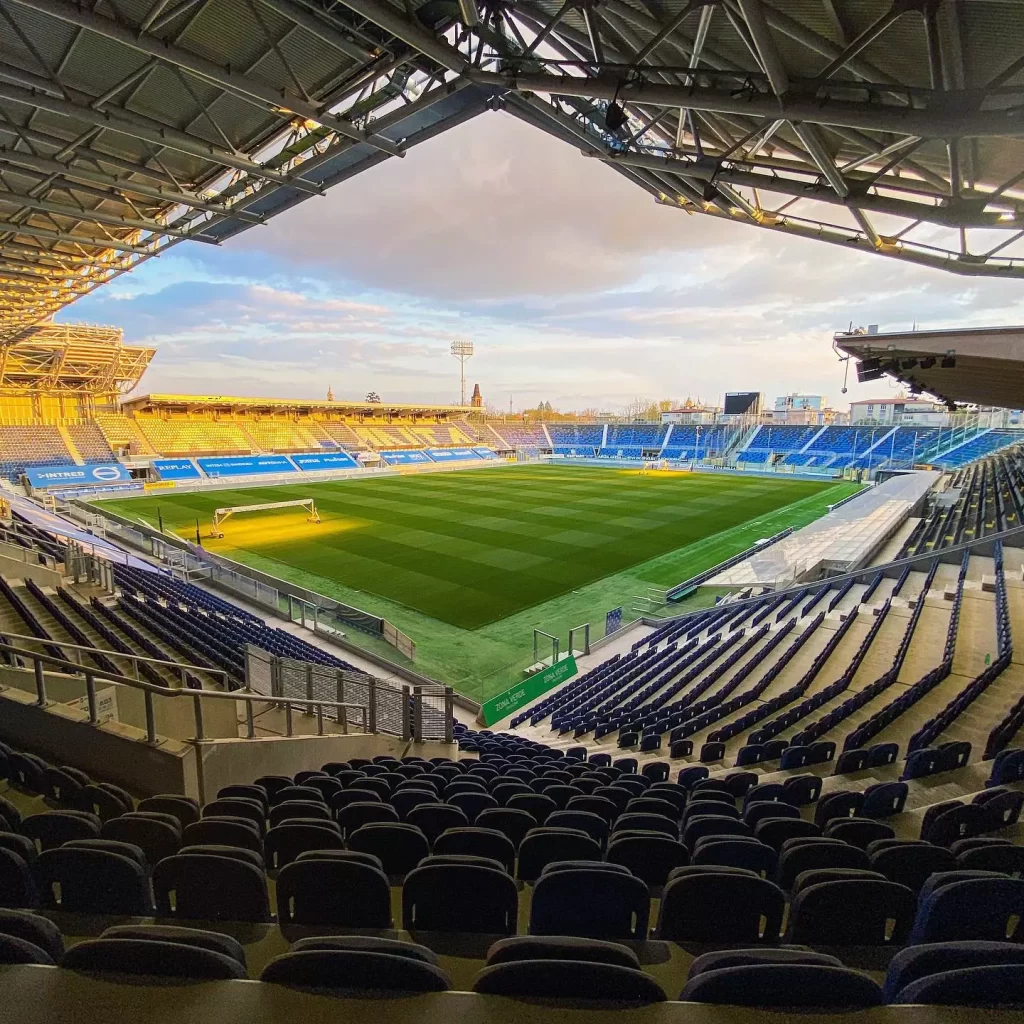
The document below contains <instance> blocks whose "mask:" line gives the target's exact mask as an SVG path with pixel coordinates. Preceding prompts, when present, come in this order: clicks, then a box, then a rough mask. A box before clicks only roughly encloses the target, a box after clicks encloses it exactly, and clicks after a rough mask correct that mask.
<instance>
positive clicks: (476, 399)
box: [469, 384, 484, 409]
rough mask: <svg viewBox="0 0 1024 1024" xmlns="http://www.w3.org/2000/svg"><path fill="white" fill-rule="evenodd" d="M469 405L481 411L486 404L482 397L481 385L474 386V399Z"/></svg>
mask: <svg viewBox="0 0 1024 1024" xmlns="http://www.w3.org/2000/svg"><path fill="white" fill-rule="evenodd" d="M469 404H470V405H471V406H472V407H473V408H474V409H479V408H480V407H481V406H482V405H483V404H484V400H483V398H482V397H481V395H480V385H479V384H474V385H473V397H472V398H471V399H470V400H469Z"/></svg>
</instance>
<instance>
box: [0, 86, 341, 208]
mask: <svg viewBox="0 0 1024 1024" xmlns="http://www.w3.org/2000/svg"><path fill="white" fill-rule="evenodd" d="M0 99H2V100H8V101H9V102H11V103H18V104H21V105H23V106H27V107H30V108H32V109H37V110H38V109H42V110H48V111H49V112H50V113H51V114H58V115H60V116H62V117H68V118H71V119H72V120H77V121H84V122H85V123H86V124H91V125H94V126H95V127H97V128H102V129H103V130H104V131H112V132H117V133H118V134H120V135H127V136H129V137H130V138H133V139H140V140H142V141H143V142H150V143H152V144H153V145H155V146H166V147H167V148H168V149H173V150H176V151H177V152H179V153H186V154H188V155H189V156H195V157H199V158H200V159H202V160H208V161H212V162H214V163H218V164H222V165H223V166H224V167H231V168H234V169H235V170H238V171H245V173H246V174H250V175H252V176H253V177H257V178H264V179H265V180H267V181H272V182H274V183H275V184H278V185H287V186H289V187H290V188H295V189H298V190H299V191H300V192H308V193H309V194H310V195H319V194H321V193H322V191H323V190H322V189H320V188H319V187H318V186H316V185H314V184H312V183H311V182H306V181H303V180H302V179H301V178H295V177H289V176H288V175H285V174H279V173H278V172H277V171H274V170H273V169H271V168H269V167H264V166H263V165H262V164H258V163H256V162H255V161H254V160H251V159H250V158H249V157H247V156H242V155H238V154H235V153H229V152H228V151H227V150H224V149H221V148H220V147H219V146H215V145H213V144H212V143H210V142H206V141H205V140H202V141H201V140H200V139H198V138H196V137H195V136H192V135H187V134H186V133H185V132H181V131H178V130H177V129H176V128H171V127H169V126H167V125H163V124H161V123H160V122H159V121H153V120H152V119H150V118H147V117H143V116H142V115H140V114H135V113H134V112H133V111H128V110H123V109H121V108H117V107H115V108H113V109H108V110H102V111H100V110H94V109H93V108H92V107H90V106H89V105H88V104H84V103H80V102H79V101H78V100H76V101H75V102H69V101H68V100H65V99H58V98H57V97H55V96H51V95H49V94H48V93H46V92H43V90H41V89H38V88H28V89H26V88H24V87H22V86H17V85H8V84H7V83H6V82H0Z"/></svg>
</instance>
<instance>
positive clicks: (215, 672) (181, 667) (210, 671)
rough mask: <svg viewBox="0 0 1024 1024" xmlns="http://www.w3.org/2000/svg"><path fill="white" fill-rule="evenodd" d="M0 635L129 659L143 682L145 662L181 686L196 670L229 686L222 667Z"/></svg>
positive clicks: (79, 665) (78, 668) (81, 666)
mask: <svg viewBox="0 0 1024 1024" xmlns="http://www.w3.org/2000/svg"><path fill="white" fill-rule="evenodd" d="M0 637H2V638H3V639H4V640H21V641H24V642H25V643H29V644H42V643H52V644H55V645H56V646H58V647H60V649H61V650H64V651H78V652H81V654H84V655H94V654H102V655H106V656H107V657H108V658H120V659H121V660H122V661H130V662H132V666H133V668H134V669H135V676H134V678H135V680H136V681H137V682H144V680H143V679H141V678H140V677H139V665H141V664H147V665H157V666H161V667H163V668H166V669H170V670H171V671H172V672H174V673H175V675H178V676H180V677H181V685H182V686H186V685H187V684H186V682H185V680H186V679H187V678H188V676H189V674H190V673H191V674H193V675H194V674H195V673H197V672H203V673H205V674H206V675H207V676H211V677H213V678H215V679H219V680H220V681H221V682H222V683H223V684H224V687H225V688H229V686H230V680H231V677H230V676H229V675H228V673H227V672H225V671H224V669H222V668H214V667H213V666H210V665H189V664H187V663H186V662H181V661H168V660H166V659H164V658H151V657H149V656H148V655H145V654H130V653H127V652H125V653H122V652H121V651H111V650H109V649H107V648H100V647H88V646H86V645H84V644H70V643H66V642H65V641H64V640H60V639H51V640H42V639H40V638H39V637H37V636H27V635H25V634H24V633H2V634H0ZM69 664H72V665H74V666H75V668H74V671H75V673H80V672H85V671H88V669H87V667H86V665H85V663H84V661H82V660H79V661H77V662H75V661H71V662H69ZM97 671H98V670H97ZM172 689H173V687H172Z"/></svg>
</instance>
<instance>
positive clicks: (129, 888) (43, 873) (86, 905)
mask: <svg viewBox="0 0 1024 1024" xmlns="http://www.w3.org/2000/svg"><path fill="white" fill-rule="evenodd" d="M35 873H36V878H37V880H38V883H39V890H40V893H41V895H42V897H43V901H44V903H45V904H46V905H47V906H50V907H54V908H57V909H60V910H64V911H67V912H70V913H79V914H126V915H133V916H138V915H145V914H151V913H152V912H153V901H152V899H151V898H150V895H149V880H148V878H147V877H146V871H145V869H144V868H143V867H142V866H141V865H139V864H138V863H137V862H136V861H134V860H132V859H130V858H129V857H124V856H121V855H120V854H117V853H111V852H108V851H106V850H96V849H84V848H81V847H79V848H75V847H67V846H65V847H59V848H57V849H55V850H44V851H43V852H42V853H41V854H40V855H39V857H38V859H37V860H36V862H35ZM58 888H59V891H60V895H59V898H58V896H57V889H58Z"/></svg>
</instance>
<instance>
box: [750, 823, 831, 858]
mask: <svg viewBox="0 0 1024 1024" xmlns="http://www.w3.org/2000/svg"><path fill="white" fill-rule="evenodd" d="M820 835H821V829H820V828H819V827H818V826H817V825H815V824H814V822H813V821H804V820H803V818H765V819H764V820H763V821H759V822H758V823H757V827H756V828H755V829H754V838H755V839H758V840H760V842H762V843H767V845H768V846H770V847H771V848H772V849H773V850H775V852H776V853H778V852H779V851H780V850H781V849H782V844H783V843H784V842H785V841H786V840H787V839H796V838H816V837H818V836H820Z"/></svg>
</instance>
